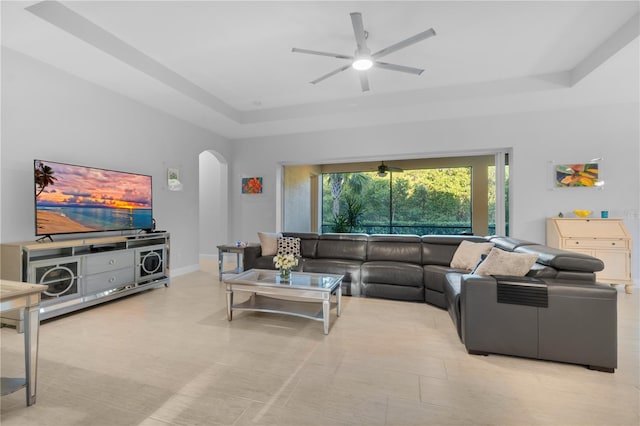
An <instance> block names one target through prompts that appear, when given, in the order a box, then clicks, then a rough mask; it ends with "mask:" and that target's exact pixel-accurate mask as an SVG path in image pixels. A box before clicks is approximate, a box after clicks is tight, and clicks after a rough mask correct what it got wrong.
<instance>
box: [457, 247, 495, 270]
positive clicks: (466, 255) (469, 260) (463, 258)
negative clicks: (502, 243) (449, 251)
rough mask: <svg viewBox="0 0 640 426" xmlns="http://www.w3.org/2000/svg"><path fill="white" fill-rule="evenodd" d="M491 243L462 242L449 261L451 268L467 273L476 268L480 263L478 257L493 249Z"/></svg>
mask: <svg viewBox="0 0 640 426" xmlns="http://www.w3.org/2000/svg"><path fill="white" fill-rule="evenodd" d="M493 245H494V244H493V243H472V242H471V241H466V240H465V241H462V242H461V243H460V245H459V246H458V249H457V250H456V252H455V253H454V254H453V259H451V267H452V268H456V269H466V270H468V271H470V270H472V269H473V268H475V267H476V265H477V264H478V262H480V256H482V255H483V254H487V253H489V252H490V251H491V249H492V248H493Z"/></svg>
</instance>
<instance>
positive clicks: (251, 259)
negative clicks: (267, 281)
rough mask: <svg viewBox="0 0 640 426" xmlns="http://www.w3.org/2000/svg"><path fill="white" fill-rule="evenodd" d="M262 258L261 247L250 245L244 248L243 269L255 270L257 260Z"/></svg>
mask: <svg viewBox="0 0 640 426" xmlns="http://www.w3.org/2000/svg"><path fill="white" fill-rule="evenodd" d="M260 256H262V247H261V246H260V245H250V246H247V247H245V248H244V254H243V256H242V269H244V270H245V271H248V270H249V269H253V268H254V265H255V264H256V260H257V259H258V258H259V257H260Z"/></svg>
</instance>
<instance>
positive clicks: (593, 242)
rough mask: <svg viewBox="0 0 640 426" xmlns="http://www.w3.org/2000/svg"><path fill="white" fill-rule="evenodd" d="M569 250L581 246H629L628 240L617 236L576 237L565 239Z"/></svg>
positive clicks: (587, 247)
mask: <svg viewBox="0 0 640 426" xmlns="http://www.w3.org/2000/svg"><path fill="white" fill-rule="evenodd" d="M565 243H566V245H565V248H566V249H568V250H572V249H580V248H585V249H589V248H628V247H629V243H628V240H623V239H617V238H598V239H595V238H575V239H573V238H572V239H567V240H565Z"/></svg>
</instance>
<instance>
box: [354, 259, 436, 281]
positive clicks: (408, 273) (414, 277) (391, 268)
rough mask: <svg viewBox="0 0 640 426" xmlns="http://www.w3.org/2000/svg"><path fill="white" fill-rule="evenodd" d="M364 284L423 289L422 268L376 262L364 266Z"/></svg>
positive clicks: (362, 270)
mask: <svg viewBox="0 0 640 426" xmlns="http://www.w3.org/2000/svg"><path fill="white" fill-rule="evenodd" d="M361 272H362V282H363V283H366V284H371V283H375V284H390V285H400V286H409V287H423V286H424V283H423V280H422V266H420V265H413V264H410V263H402V262H386V261H375V262H365V263H363V264H362V268H361Z"/></svg>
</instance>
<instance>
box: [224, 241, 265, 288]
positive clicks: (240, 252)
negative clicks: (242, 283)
mask: <svg viewBox="0 0 640 426" xmlns="http://www.w3.org/2000/svg"><path fill="white" fill-rule="evenodd" d="M259 245H260V244H257V243H249V244H248V245H245V246H238V245H236V244H222V245H219V246H217V247H218V279H220V282H222V274H239V273H240V272H243V271H244V269H243V268H242V258H243V256H244V249H245V248H247V247H256V246H259ZM225 253H235V254H236V267H235V268H233V269H230V270H227V271H225V270H223V269H224V266H223V262H224V254H225Z"/></svg>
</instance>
